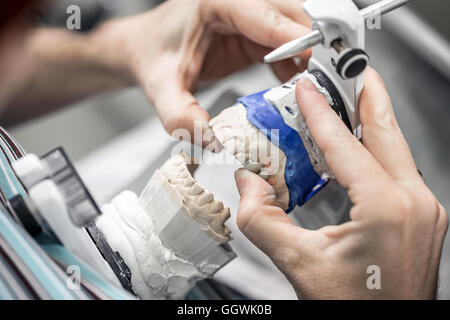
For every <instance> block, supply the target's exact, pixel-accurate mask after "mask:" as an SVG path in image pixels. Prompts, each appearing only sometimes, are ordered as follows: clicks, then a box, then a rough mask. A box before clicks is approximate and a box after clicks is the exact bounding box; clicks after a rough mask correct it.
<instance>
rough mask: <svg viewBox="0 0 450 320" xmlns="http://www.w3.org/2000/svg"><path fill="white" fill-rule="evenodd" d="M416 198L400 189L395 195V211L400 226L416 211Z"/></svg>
mask: <svg viewBox="0 0 450 320" xmlns="http://www.w3.org/2000/svg"><path fill="white" fill-rule="evenodd" d="M415 208H416V206H415V199H414V197H412V196H411V195H410V194H409V193H407V192H404V191H400V192H398V193H397V194H396V197H395V211H396V215H395V216H396V217H397V218H398V219H396V221H397V223H398V224H399V225H400V226H404V225H406V224H407V223H408V222H409V221H410V219H411V217H412V215H413V214H414V212H415Z"/></svg>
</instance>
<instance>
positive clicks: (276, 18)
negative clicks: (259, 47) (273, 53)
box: [264, 7, 286, 47]
mask: <svg viewBox="0 0 450 320" xmlns="http://www.w3.org/2000/svg"><path fill="white" fill-rule="evenodd" d="M265 11H266V12H265V14H264V17H265V19H266V21H267V22H268V23H269V24H270V25H271V26H273V27H272V28H270V30H269V32H268V34H267V38H268V42H269V44H270V46H272V47H276V46H278V45H279V44H278V43H277V39H278V38H279V34H280V29H282V28H283V26H284V25H285V23H286V18H285V17H284V16H283V15H282V14H281V12H280V11H278V9H276V8H272V7H269V8H267V9H265Z"/></svg>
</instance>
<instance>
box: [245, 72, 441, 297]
mask: <svg viewBox="0 0 450 320" xmlns="http://www.w3.org/2000/svg"><path fill="white" fill-rule="evenodd" d="M296 96H297V101H298V102H299V106H300V109H301V112H302V114H303V116H304V117H305V120H306V123H307V125H308V127H309V129H310V131H311V134H312V136H313V138H314V139H315V141H316V143H317V144H318V146H319V148H320V149H321V151H322V152H323V154H324V156H325V160H326V162H327V164H328V165H329V167H330V169H331V170H332V172H333V173H334V175H335V176H336V179H337V181H338V182H339V183H340V184H341V185H342V186H344V187H345V188H346V189H347V190H348V195H349V197H350V200H351V201H352V203H353V207H352V208H351V211H350V218H351V221H349V222H346V223H344V224H342V225H338V226H327V227H324V228H321V229H319V230H316V231H312V230H306V229H304V228H301V227H299V226H296V225H294V224H293V223H292V221H291V220H290V219H289V218H288V216H287V215H286V214H285V213H284V212H283V210H281V209H280V208H279V207H277V206H276V205H275V204H276V201H275V194H274V191H273V189H272V187H271V186H270V185H269V184H268V183H267V182H266V181H264V180H263V179H261V178H260V177H258V176H257V175H255V174H253V173H251V172H249V171H247V170H244V169H240V170H239V171H237V172H236V181H237V186H238V189H239V192H240V195H241V202H240V207H239V212H238V216H237V223H238V226H239V228H240V229H241V231H242V232H243V233H244V234H245V235H246V236H247V237H248V238H249V239H250V240H251V241H252V242H253V243H254V244H255V245H256V246H257V247H259V248H260V249H261V250H262V251H264V252H265V253H266V254H267V255H268V256H269V257H270V258H271V259H272V261H273V262H274V263H275V264H276V265H277V267H278V268H279V269H280V270H281V271H282V272H283V273H284V274H285V276H286V277H287V278H288V279H289V281H290V282H291V283H292V285H293V286H294V289H295V290H296V292H297V295H298V296H299V297H301V298H305V299H373V298H379V299H434V298H436V292H437V284H438V270H439V262H440V257H441V251H442V245H443V240H444V237H445V234H446V231H447V228H448V216H447V213H446V211H445V209H444V208H443V207H442V205H441V204H440V203H439V202H438V200H437V199H436V198H435V197H434V195H433V194H432V192H431V191H430V190H429V189H428V188H427V186H426V184H425V183H424V180H423V179H422V177H421V176H420V175H419V173H418V171H417V169H416V166H415V164H414V160H413V158H412V155H411V152H410V149H409V147H408V145H407V143H406V140H405V138H404V136H403V134H402V132H401V130H400V128H399V126H398V124H397V121H396V118H395V115H394V111H393V108H392V104H391V101H390V98H389V95H388V93H387V91H386V89H385V87H384V84H383V81H382V79H381V78H380V76H379V75H378V74H377V73H376V72H375V71H373V70H372V69H369V70H367V71H366V72H365V88H364V90H363V93H362V97H361V102H360V117H361V123H362V136H363V142H362V143H360V142H359V141H358V140H357V139H356V138H355V137H354V136H353V135H352V134H351V133H350V131H349V130H348V129H347V128H346V127H345V125H344V123H343V122H342V121H341V120H340V119H339V117H338V116H337V115H336V114H335V113H334V111H333V110H332V109H331V108H330V107H329V105H328V104H327V102H326V100H325V99H324V98H323V96H322V95H320V94H319V93H318V91H317V90H316V88H315V86H314V85H312V83H311V82H310V81H309V80H306V79H305V80H304V81H302V82H300V83H299V84H298V85H297V91H296ZM372 265H376V266H378V267H379V268H380V271H381V272H380V275H381V288H380V289H375V290H369V289H368V287H367V279H368V278H369V276H370V275H371V274H368V272H367V270H368V269H367V268H368V267H369V266H372Z"/></svg>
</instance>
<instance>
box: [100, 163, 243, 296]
mask: <svg viewBox="0 0 450 320" xmlns="http://www.w3.org/2000/svg"><path fill="white" fill-rule="evenodd" d="M187 163H189V159H188V158H187V156H186V155H185V154H179V155H176V156H175V157H173V158H171V159H169V160H168V161H167V162H166V163H165V164H164V165H163V166H162V167H161V169H160V170H157V171H156V172H155V174H154V175H153V177H152V178H151V179H150V182H149V183H148V185H147V186H146V187H145V189H144V191H143V192H142V194H141V195H140V197H139V198H138V197H137V196H136V195H135V194H134V193H132V192H129V191H125V192H123V193H122V194H120V195H119V196H117V197H116V198H114V199H113V200H112V202H111V204H107V205H105V206H104V207H103V215H102V216H101V217H100V218H99V219H98V220H97V222H96V224H97V227H98V228H99V229H100V230H101V232H102V233H103V235H104V237H105V238H106V240H107V241H108V243H109V245H110V246H111V247H112V249H113V250H114V251H118V252H119V253H120V255H121V256H122V258H123V259H124V261H125V263H126V264H127V265H128V267H129V269H130V270H131V283H132V287H133V290H134V291H135V293H136V294H137V295H138V296H139V297H140V298H141V299H167V298H169V299H180V298H183V297H184V296H185V295H186V294H187V292H188V291H189V290H190V289H191V288H192V287H193V286H194V284H195V283H196V282H197V281H198V280H202V279H204V278H206V277H211V276H212V275H213V274H214V273H215V272H216V271H218V270H219V269H220V268H221V267H223V266H224V265H225V264H226V263H228V262H229V261H231V260H232V259H233V258H234V257H235V254H234V252H233V251H232V249H231V247H230V246H229V245H228V241H229V240H230V230H229V229H228V228H227V227H225V225H224V222H225V221H226V220H227V219H228V218H229V216H230V212H229V209H228V208H226V207H224V205H223V203H222V202H220V201H217V200H215V199H214V196H213V195H212V194H211V193H208V192H207V191H206V190H204V189H203V188H202V187H201V186H200V185H199V184H198V183H197V182H196V181H195V179H194V178H193V177H192V175H191V173H190V171H189V168H188V164H187Z"/></svg>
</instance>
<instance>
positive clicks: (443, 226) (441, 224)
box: [437, 204, 449, 233]
mask: <svg viewBox="0 0 450 320" xmlns="http://www.w3.org/2000/svg"><path fill="white" fill-rule="evenodd" d="M438 205H439V220H438V226H437V227H438V229H440V230H442V231H443V233H446V232H447V230H448V220H449V219H448V214H447V211H446V210H445V208H444V207H443V206H442V205H441V204H438Z"/></svg>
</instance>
